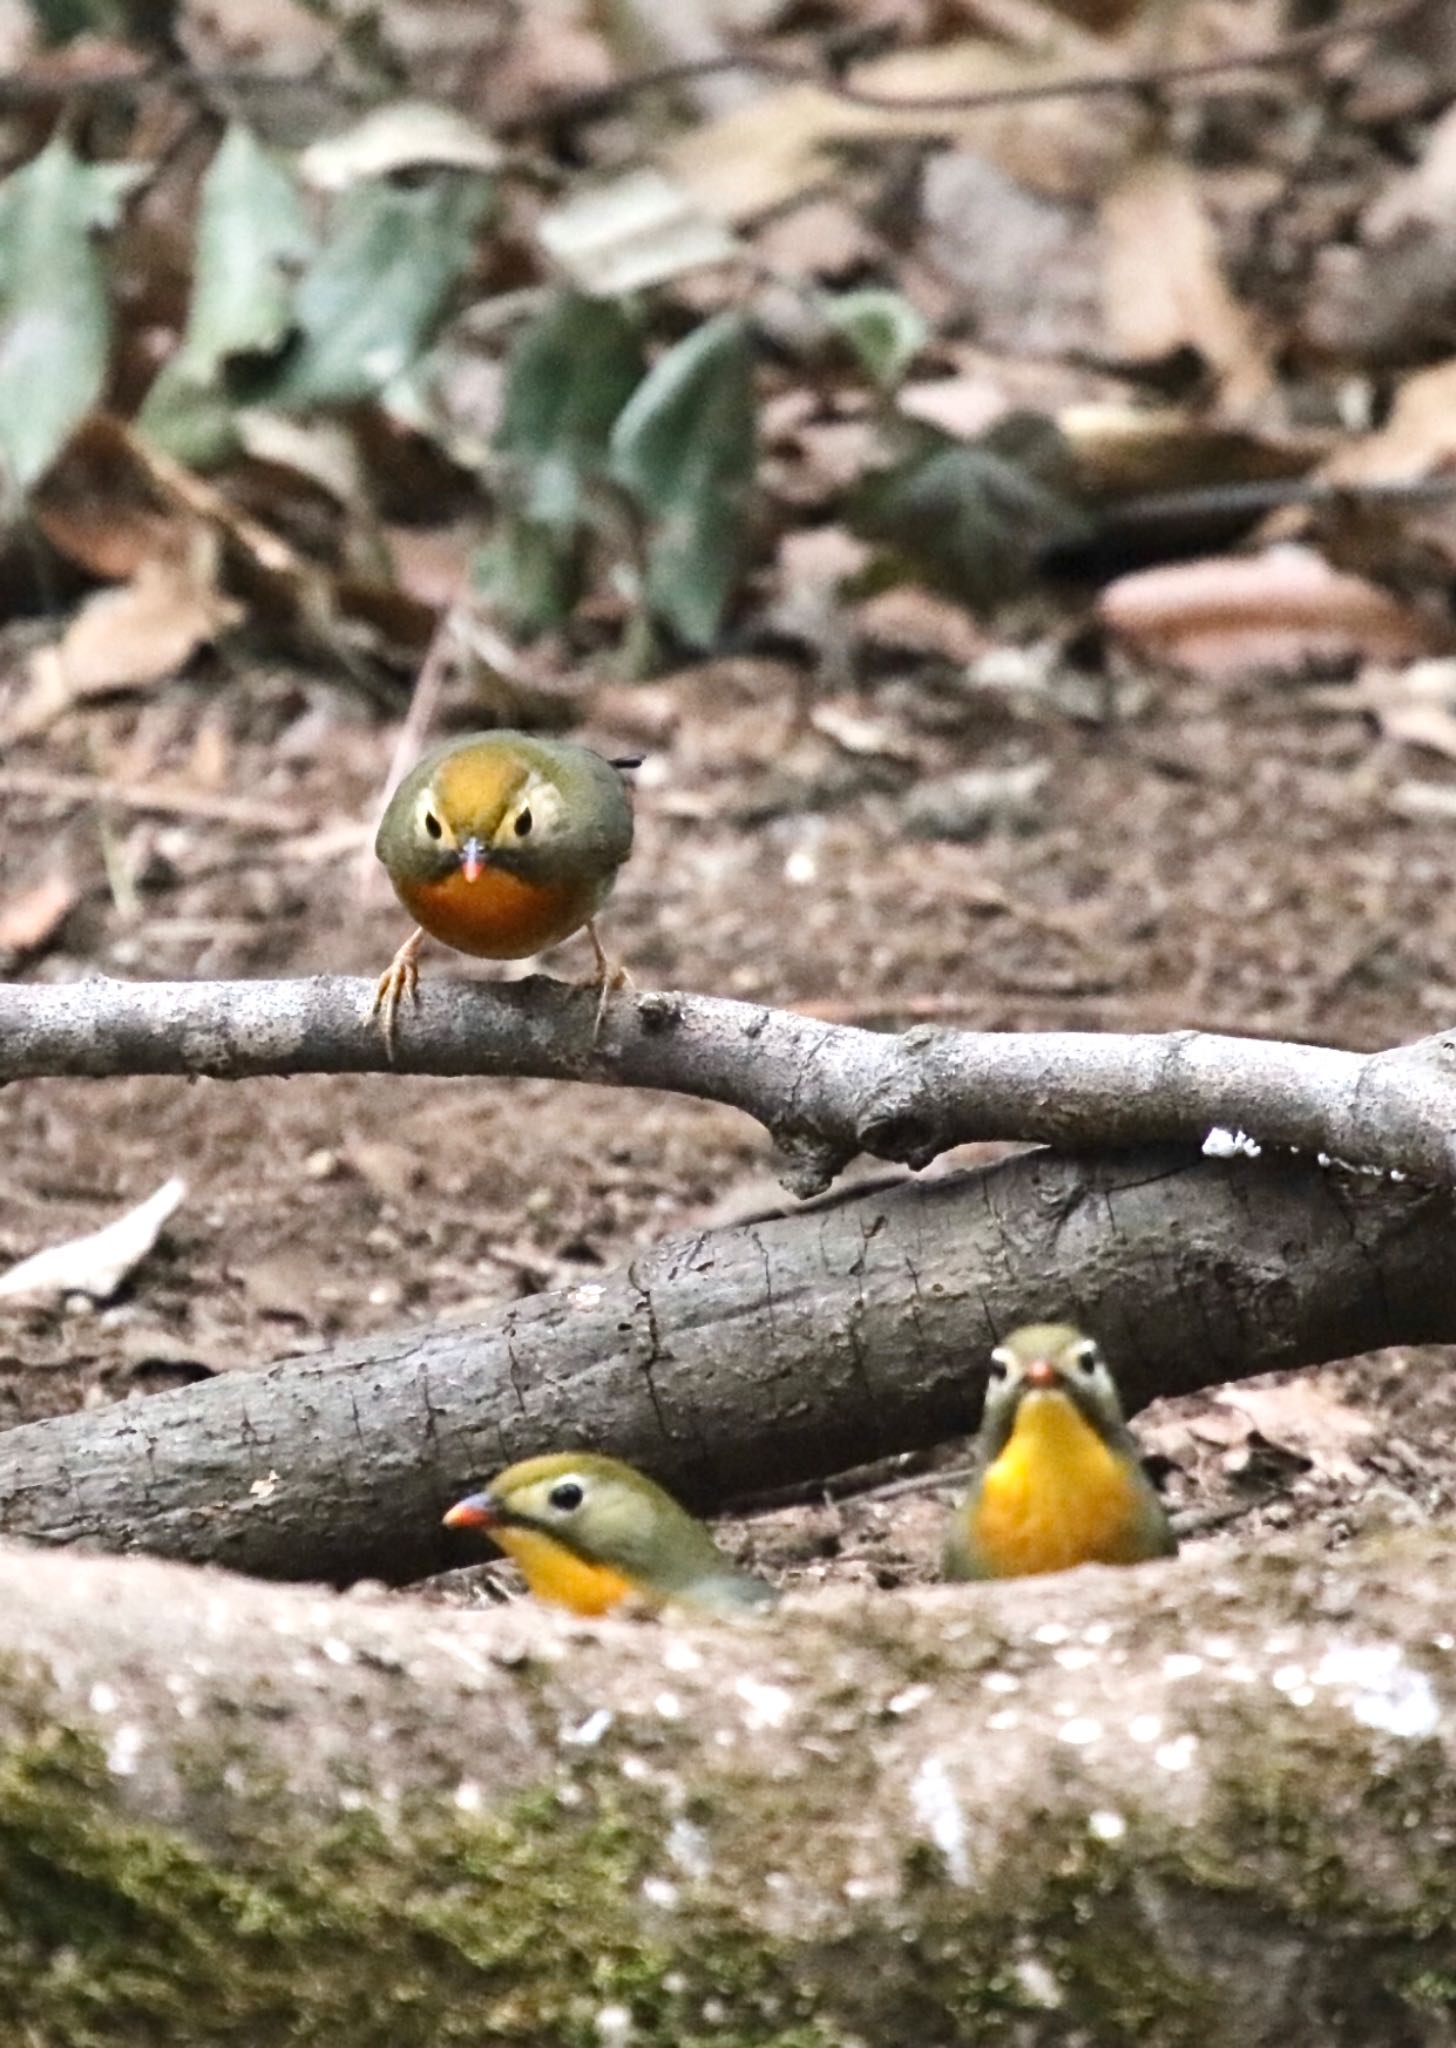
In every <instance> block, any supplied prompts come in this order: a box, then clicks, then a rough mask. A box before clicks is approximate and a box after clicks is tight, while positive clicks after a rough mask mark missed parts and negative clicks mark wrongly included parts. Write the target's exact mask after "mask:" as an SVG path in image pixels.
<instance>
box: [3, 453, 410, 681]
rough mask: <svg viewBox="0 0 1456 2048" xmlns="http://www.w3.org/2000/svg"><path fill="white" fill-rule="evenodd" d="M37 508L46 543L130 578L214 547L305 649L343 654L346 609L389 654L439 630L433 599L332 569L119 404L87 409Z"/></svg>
mask: <svg viewBox="0 0 1456 2048" xmlns="http://www.w3.org/2000/svg"><path fill="white" fill-rule="evenodd" d="M36 517H37V520H38V523H39V524H40V526H41V528H42V530H43V531H44V533H45V534H46V537H47V539H49V540H50V541H51V543H52V545H53V546H55V547H58V548H60V549H61V550H62V552H63V553H66V554H68V555H70V556H71V557H72V558H73V559H74V560H76V561H79V562H81V563H82V564H83V565H84V566H85V567H87V568H89V569H90V570H92V572H93V573H94V574H97V575H102V576H106V577H108V578H112V577H115V578H123V577H127V578H135V577H136V575H137V573H138V570H139V568H140V567H141V565H142V564H144V563H147V562H152V561H155V560H156V559H157V558H158V557H162V558H165V559H169V560H173V561H176V560H180V559H185V558H186V556H187V554H188V553H189V551H191V550H193V549H196V548H203V549H215V550H216V553H217V559H218V562H219V569H218V580H219V582H220V584H221V585H222V586H223V587H224V588H225V589H226V590H227V591H228V593H229V594H230V595H236V596H237V597H240V598H242V599H243V600H244V601H245V602H246V603H247V605H248V606H249V607H250V609H252V610H254V611H256V612H257V613H258V615H259V616H260V617H261V618H262V619H263V620H264V621H265V622H266V623H267V624H268V625H270V626H272V627H274V628H275V629H276V630H281V631H283V632H286V633H289V634H291V635H292V636H294V637H295V638H297V639H298V640H300V641H301V642H302V643H303V644H304V645H305V646H307V647H310V648H318V647H320V646H322V647H327V648H329V649H330V650H331V651H333V652H335V653H336V654H339V655H341V656H346V655H347V653H348V638H347V634H346V631H345V628H344V624H343V622H344V621H346V620H347V621H349V622H352V623H356V624H357V625H359V626H361V627H363V628H366V629H367V630H368V632H369V633H371V634H375V635H377V636H379V638H380V639H381V640H382V642H383V643H384V648H385V651H386V652H387V653H388V654H389V655H390V656H391V658H394V657H398V658H399V659H401V660H404V661H413V660H417V659H418V658H419V657H420V656H421V655H422V654H423V652H424V649H425V648H426V647H427V646H428V645H429V641H430V637H431V635H432V633H433V631H434V627H435V620H436V615H435V613H434V611H433V610H432V609H431V608H430V607H429V606H427V605H423V604H420V603H418V602H417V601H416V600H415V599H413V598H411V597H410V596H409V595H408V594H407V593H406V592H404V591H401V590H398V589H396V588H394V587H393V586H392V585H389V584H385V583H378V582H375V581H373V580H371V579H369V578H359V577H350V576H337V575H335V574H333V573H332V572H331V571H330V570H328V569H326V568H323V567H321V566H320V565H319V564H317V563H315V562H311V561H309V560H308V559H307V558H306V557H305V556H303V555H301V554H299V553H298V551H297V550H296V549H295V548H293V547H291V546H290V545H289V544H288V542H287V541H285V540H283V539H281V538H280V537H279V535H278V534H276V533H274V532H272V530H271V529H270V528H268V527H267V526H265V525H264V524H263V523H262V521H261V520H258V519H255V518H253V517H251V516H250V515H249V514H248V513H247V512H245V511H243V510H241V509H240V508H239V507H238V506H237V505H236V504H234V503H233V501H232V500H231V499H230V498H229V497H228V496H227V495H226V494H225V493H224V492H223V491H221V490H219V489H218V488H217V486H216V485H215V484H212V483H210V482H208V481H207V479H206V478H204V477H200V476H197V475H195V474H194V473H193V471H191V470H189V469H185V468H184V467H183V466H182V464H181V463H178V462H174V461H173V460H172V459H171V457H170V456H167V455H165V454H163V453H162V451H161V450H160V449H158V448H154V447H153V446H152V445H151V444H150V443H149V442H148V441H147V440H146V439H145V437H144V436H142V435H140V434H137V433H134V432H133V431H132V429H131V428H130V427H129V426H127V424H126V423H125V421H123V420H120V419H117V418H116V417H115V416H114V415H110V414H96V415H93V417H92V418H91V419H89V420H87V421H86V423H85V425H84V426H83V427H82V428H81V429H80V430H79V432H78V433H77V434H76V435H75V436H74V437H73V439H72V441H71V443H70V445H69V447H68V448H67V450H66V452H65V454H64V455H63V456H62V457H61V460H60V462H59V463H58V464H57V466H56V469H55V471H54V472H53V473H52V475H51V476H50V477H48V478H47V480H46V483H45V486H44V488H43V490H42V492H41V495H40V498H39V500H38V502H37V505H36Z"/></svg>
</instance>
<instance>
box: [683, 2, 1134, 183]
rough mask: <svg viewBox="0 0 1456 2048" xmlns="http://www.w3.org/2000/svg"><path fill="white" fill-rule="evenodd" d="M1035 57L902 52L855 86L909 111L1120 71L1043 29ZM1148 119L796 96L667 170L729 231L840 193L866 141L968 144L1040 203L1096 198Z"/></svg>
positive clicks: (759, 104)
mask: <svg viewBox="0 0 1456 2048" xmlns="http://www.w3.org/2000/svg"><path fill="white" fill-rule="evenodd" d="M1041 22H1042V35H1041V38H1040V47H1039V49H1038V50H1037V52H1036V54H1035V55H1028V54H1024V53H1023V52H1021V51H1019V50H1015V49H1008V48H1007V47H1006V45H1005V44H1002V43H993V42H989V41H986V40H984V39H982V38H976V37H968V38H967V39H965V40H964V41H961V42H954V43H942V44H938V45H936V46H935V47H933V48H931V49H916V50H904V51H898V52H896V54H895V55H894V56H891V57H884V58H881V59H880V60H879V61H878V62H876V63H873V64H863V65H860V66H859V67H858V68H857V69H856V70H855V72H854V74H853V83H854V84H855V86H856V87H858V88H860V89H861V90H864V91H867V92H875V93H885V94H893V95H896V96H898V97H903V98H904V99H905V100H907V101H911V100H916V99H924V98H927V97H929V96H932V95H938V94H952V95H953V94H965V93H974V92H991V91H999V90H1002V89H1004V88H1006V87H1012V86H1026V85H1037V84H1043V83H1046V82H1049V81H1051V80H1054V79H1058V78H1064V77H1066V76H1068V75H1069V74H1070V73H1072V72H1074V71H1075V72H1077V73H1079V74H1081V73H1088V72H1095V71H1109V72H1110V71H1115V70H1116V69H1117V68H1118V64H1119V61H1120V60H1119V58H1118V56H1117V54H1116V53H1115V52H1113V51H1110V50H1109V49H1108V48H1107V46H1106V45H1105V44H1102V43H1099V42H1097V40H1096V39H1095V38H1094V37H1089V36H1087V35H1085V34H1083V33H1081V32H1080V31H1078V30H1076V29H1074V28H1073V27H1072V25H1071V24H1070V23H1066V22H1063V23H1056V22H1054V21H1052V20H1051V18H1050V17H1047V16H1043V17H1041ZM1142 122H1143V117H1142V116H1141V115H1140V114H1139V113H1137V112H1136V111H1135V110H1134V109H1132V108H1131V107H1130V106H1126V105H1124V106H1116V107H1114V106H1109V105H1108V104H1107V103H1106V102H1105V101H1099V102H1098V103H1097V104H1096V106H1095V108H1094V107H1093V106H1091V105H1089V103H1088V102H1086V101H1085V100H1079V99H1077V98H1075V97H1071V98H1068V99H1056V100H1047V101H1045V102H1042V103H1033V104H1029V105H1028V104H1023V105H1019V106H1008V107H993V108H988V109H983V110H980V111H967V110H950V111H945V110H940V111H936V110H934V109H929V108H925V107H914V106H907V107H906V108H905V109H904V110H903V111H901V110H899V109H894V108H881V107H866V106H861V105H858V104H856V103H855V102H854V101H852V100H847V99H842V98H840V97H838V96H837V95H836V94H834V93H831V92H826V91H825V90H824V89H823V88H822V87H820V86H817V85H790V86H786V87H784V88H783V89H782V90H781V91H778V92H771V93H767V94H764V95H763V96H762V97H761V98H758V99H755V100H754V101H753V102H751V103H750V104H749V105H747V106H743V107H737V108H735V109H734V110H733V111H732V112H731V113H729V114H726V115H724V116H723V117H722V118H721V119H720V120H716V121H709V122H706V123H704V124H703V125H702V126H701V127H697V128H694V129H691V130H689V131H688V132H687V133H686V134H684V135H681V136H679V137H677V138H676V139H675V140H674V141H673V142H671V143H670V144H669V145H668V146H667V148H666V149H664V150H662V151H661V152H660V155H659V160H660V161H661V163H662V164H663V166H664V168H665V169H666V170H668V171H669V172H670V173H671V174H672V175H673V176H674V177H676V178H678V179H679V180H681V181H682V183H684V184H685V185H687V186H688V187H689V189H690V190H691V191H692V192H693V194H694V196H695V197H696V198H697V200H698V202H699V204H700V205H702V206H704V207H706V208H707V209H708V211H709V212H711V213H714V214H716V215H717V216H718V218H719V219H722V220H726V221H749V220H753V219H756V218H757V217H758V216H759V215H760V214H763V213H767V212H768V211H769V210H770V209H771V208H773V207H776V206H782V205H784V204H785V203H786V202H787V201H789V200H792V199H799V198H802V197H803V196H804V195H805V194H806V193H808V192H810V191H812V190H814V189H815V188H816V187H817V186H819V185H822V184H824V183H826V182H828V181H829V179H830V176H831V173H832V171H833V167H834V150H835V149H836V147H837V146H839V145H842V144H845V143H852V142H856V141H883V140H886V139H890V138H893V137H897V136H899V137H904V138H906V139H908V140H917V139H923V140H933V139H935V138H944V139H946V140H951V141H954V140H956V139H958V138H959V137H961V136H964V137H965V139H966V142H967V144H968V146H971V147H974V148H975V149H976V150H977V151H978V152H979V153H980V154H981V155H982V156H984V157H989V158H991V159H992V160H993V161H994V162H996V163H997V164H998V165H999V166H1000V167H1001V169H1002V170H1003V171H1005V172H1006V173H1007V174H1008V175H1009V176H1011V177H1013V178H1016V179H1018V180H1019V181H1020V182H1021V183H1022V184H1025V185H1027V186H1029V187H1032V188H1033V189H1035V190H1037V191H1042V192H1048V193H1051V194H1054V195H1056V196H1059V197H1080V198H1084V199H1085V198H1086V197H1087V196H1088V195H1089V194H1092V193H1095V192H1097V191H1098V190H1100V189H1101V188H1102V187H1103V186H1104V185H1105V184H1106V183H1107V181H1108V179H1109V177H1110V176H1111V175H1112V174H1113V171H1114V169H1115V167H1116V166H1117V165H1118V164H1119V163H1121V162H1122V161H1123V159H1124V158H1125V157H1126V155H1127V153H1128V151H1129V150H1130V149H1131V148H1132V147H1133V144H1134V141H1135V138H1136V136H1137V135H1138V133H1139V132H1140V129H1141V126H1142Z"/></svg>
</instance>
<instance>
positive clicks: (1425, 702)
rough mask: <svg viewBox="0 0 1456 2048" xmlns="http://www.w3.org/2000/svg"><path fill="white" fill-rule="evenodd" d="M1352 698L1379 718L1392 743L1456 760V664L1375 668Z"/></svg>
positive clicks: (1383, 730)
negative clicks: (1396, 742)
mask: <svg viewBox="0 0 1456 2048" xmlns="http://www.w3.org/2000/svg"><path fill="white" fill-rule="evenodd" d="M1351 694H1352V699H1353V701H1354V703H1355V704H1357V705H1358V706H1359V708H1360V709H1361V710H1362V711H1368V712H1373V713H1374V714H1375V718H1376V720H1377V722H1378V724H1379V726H1380V730H1381V731H1382V732H1383V733H1384V735H1385V737H1386V738H1387V739H1390V740H1397V741H1401V742H1403V743H1404V744H1405V745H1406V746H1411V747H1424V748H1427V749H1428V750H1429V751H1430V752H1431V753H1435V754H1443V755H1444V756H1445V757H1446V759H1447V760H1448V761H1456V660H1450V659H1447V660H1444V661H1440V660H1438V661H1416V662H1412V663H1411V664H1410V666H1409V667H1408V668H1400V669H1372V670H1370V671H1369V672H1368V673H1367V674H1365V675H1363V676H1362V677H1361V678H1360V682H1359V685H1358V687H1357V688H1356V689H1355V690H1354V691H1353V692H1352V693H1351Z"/></svg>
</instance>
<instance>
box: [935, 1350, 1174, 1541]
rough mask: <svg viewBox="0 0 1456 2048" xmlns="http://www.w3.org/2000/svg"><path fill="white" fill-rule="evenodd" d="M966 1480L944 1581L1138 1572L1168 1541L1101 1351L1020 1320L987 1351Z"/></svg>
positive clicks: (1163, 1516)
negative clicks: (1088, 1569) (1133, 1568)
mask: <svg viewBox="0 0 1456 2048" xmlns="http://www.w3.org/2000/svg"><path fill="white" fill-rule="evenodd" d="M976 1467H977V1470H976V1477H975V1479H974V1480H973V1482H972V1485H971V1490H970V1492H969V1494H968V1495H967V1496H966V1498H965V1500H964V1501H962V1503H961V1504H960V1506H959V1507H958V1508H957V1509H956V1512H955V1518H954V1520H953V1522H952V1524H951V1528H950V1533H949V1535H948V1536H947V1539H946V1545H945V1556H944V1561H943V1569H944V1572H945V1576H946V1577H947V1578H948V1579H1009V1578H1017V1577H1019V1576H1021V1575H1022V1574H1023V1573H1031V1572H1057V1571H1065V1570H1066V1569H1067V1568H1068V1567H1069V1566H1071V1565H1075V1564H1094V1563H1095V1564H1138V1563H1140V1562H1141V1561H1142V1560H1143V1559H1144V1558H1149V1557H1170V1556H1171V1555H1172V1554H1173V1552H1174V1551H1175V1550H1176V1549H1177V1547H1178V1545H1177V1542H1176V1540H1175V1538H1174V1535H1173V1531H1172V1528H1171V1527H1170V1525H1169V1522H1168V1517H1167V1514H1166V1513H1165V1512H1164V1509H1163V1504H1162V1502H1161V1501H1160V1500H1159V1498H1158V1495H1157V1493H1156V1491H1155V1489H1154V1487H1153V1484H1152V1481H1151V1480H1150V1479H1149V1478H1148V1476H1147V1473H1146V1472H1145V1471H1144V1470H1143V1466H1142V1460H1141V1458H1140V1457H1139V1455H1138V1447H1137V1444H1136V1442H1135V1440H1134V1438H1133V1436H1132V1433H1131V1431H1130V1430H1129V1429H1128V1427H1127V1424H1126V1423H1125V1422H1124V1421H1123V1419H1122V1406H1121V1403H1120V1402H1119V1400H1118V1398H1117V1387H1116V1385H1115V1383H1114V1381H1113V1378H1112V1374H1111V1373H1110V1372H1109V1371H1108V1369H1107V1363H1106V1361H1105V1359H1104V1358H1103V1356H1102V1353H1101V1351H1100V1350H1099V1349H1098V1347H1097V1345H1096V1344H1095V1343H1094V1342H1093V1340H1092V1339H1091V1338H1090V1337H1087V1336H1084V1335H1083V1333H1082V1332H1081V1331H1080V1330H1078V1329H1075V1328H1074V1327H1073V1326H1072V1325H1071V1324H1070V1323H1028V1324H1027V1325H1026V1326H1025V1327H1024V1328H1023V1329H1019V1330H1013V1331H1012V1333H1011V1335H1010V1336H1009V1337H1008V1338H1007V1339H1006V1341H1005V1342H1004V1343H1003V1344H998V1345H997V1346H996V1349H995V1350H994V1351H993V1352H992V1353H991V1376H990V1380H989V1382H988V1385H987V1388H986V1407H985V1412H984V1414H983V1415H982V1418H981V1429H980V1434H979V1436H978V1437H977V1439H976Z"/></svg>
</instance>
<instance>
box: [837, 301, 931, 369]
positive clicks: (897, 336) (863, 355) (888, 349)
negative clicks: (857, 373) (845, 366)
mask: <svg viewBox="0 0 1456 2048" xmlns="http://www.w3.org/2000/svg"><path fill="white" fill-rule="evenodd" d="M819 310H820V312H821V313H822V314H823V315H824V318H825V319H826V320H827V321H828V323H829V325H830V327H831V328H832V329H833V330H834V332H835V333H836V334H837V335H838V336H839V337H840V339H841V340H842V341H844V342H846V343H847V344H848V345H849V347H850V349H851V350H852V351H853V353H854V355H855V358H856V359H857V361H858V363H859V366H860V368H861V369H862V370H863V371H864V372H865V374H866V376H868V377H870V378H871V379H872V380H873V381H874V383H876V384H878V385H879V387H880V389H881V390H882V391H893V390H894V389H895V387H896V386H897V385H898V384H899V383H900V382H901V380H902V379H903V377H904V375H905V372H906V371H907V370H908V369H909V367H910V365H911V363H913V362H914V360H915V358H916V356H918V355H919V353H920V351H921V349H922V348H924V346H925V342H926V337H927V336H928V335H929V332H930V329H929V328H928V327H927V326H926V324H925V321H924V320H923V319H922V317H921V315H920V314H919V313H918V312H917V311H916V310H915V308H914V307H913V306H912V305H911V303H910V301H909V300H908V299H907V298H905V297H903V296H902V295H901V293H899V292H892V291H887V290H883V289H880V288H879V287H866V289H865V290H864V291H858V292H837V293H825V294H824V296H823V297H822V298H821V299H820V300H819Z"/></svg>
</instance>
